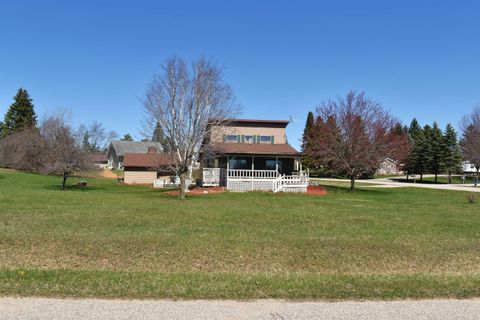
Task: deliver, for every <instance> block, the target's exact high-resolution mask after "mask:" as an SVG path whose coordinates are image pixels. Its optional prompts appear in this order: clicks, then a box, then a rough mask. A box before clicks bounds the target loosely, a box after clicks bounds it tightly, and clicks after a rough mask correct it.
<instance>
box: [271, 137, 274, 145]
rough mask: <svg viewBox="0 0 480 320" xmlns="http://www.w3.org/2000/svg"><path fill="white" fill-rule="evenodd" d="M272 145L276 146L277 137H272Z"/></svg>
mask: <svg viewBox="0 0 480 320" xmlns="http://www.w3.org/2000/svg"><path fill="white" fill-rule="evenodd" d="M271 140H272V144H275V136H272V139H271Z"/></svg>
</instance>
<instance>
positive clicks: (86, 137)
mask: <svg viewBox="0 0 480 320" xmlns="http://www.w3.org/2000/svg"><path fill="white" fill-rule="evenodd" d="M82 148H83V150H85V151H87V152H94V151H95V150H94V147H93V146H92V145H91V144H90V134H89V133H88V132H85V133H84V134H83V137H82Z"/></svg>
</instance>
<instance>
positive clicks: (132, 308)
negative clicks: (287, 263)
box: [0, 298, 480, 320]
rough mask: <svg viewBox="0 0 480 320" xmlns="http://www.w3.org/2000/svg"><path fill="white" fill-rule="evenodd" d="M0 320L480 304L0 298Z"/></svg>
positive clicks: (462, 312)
mask: <svg viewBox="0 0 480 320" xmlns="http://www.w3.org/2000/svg"><path fill="white" fill-rule="evenodd" d="M0 319H2V320H3V319H9V320H10V319H22V320H29V319H35V320H41V319H49V320H56V319H96V320H97V319H120V320H122V319H142V320H143V319H169V320H176V319H189V320H196V319H209V320H216V319H222V320H223V319H260V320H264V319H265V320H291V319H329V320H335V319H342V320H350V319H351V320H364V319H365V320H367V319H369V320H371V319H382V320H384V319H388V320H396V319H402V320H405V319H428V320H430V319H438V320H450V319H475V320H476V319H480V300H479V299H474V300H419V301H415V300H404V301H365V302H355V301H346V302H293V301H284V300H255V301H219V300H211V301H206V300H189V301H171V300H159V301H155V300H99V299H79V300H74V299H44V298H0Z"/></svg>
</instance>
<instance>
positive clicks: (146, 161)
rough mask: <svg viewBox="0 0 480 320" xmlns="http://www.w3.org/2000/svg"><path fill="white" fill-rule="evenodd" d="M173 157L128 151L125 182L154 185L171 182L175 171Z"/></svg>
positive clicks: (155, 153)
mask: <svg viewBox="0 0 480 320" xmlns="http://www.w3.org/2000/svg"><path fill="white" fill-rule="evenodd" d="M170 163H171V157H170V156H169V155H166V154H162V153H157V152H156V151H155V150H154V149H153V148H151V149H150V150H149V152H148V153H126V154H125V155H124V158H123V168H124V170H123V183H125V184H146V185H153V184H154V183H158V182H159V181H160V182H162V184H164V183H170V182H171V180H172V176H174V175H175V173H174V172H173V171H172V170H171V169H170V167H169V164H170Z"/></svg>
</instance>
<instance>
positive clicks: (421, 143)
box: [406, 118, 427, 181]
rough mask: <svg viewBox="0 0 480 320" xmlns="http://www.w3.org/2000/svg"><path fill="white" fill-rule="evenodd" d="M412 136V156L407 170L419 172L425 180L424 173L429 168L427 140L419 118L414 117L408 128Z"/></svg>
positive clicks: (409, 158) (410, 136) (421, 178)
mask: <svg viewBox="0 0 480 320" xmlns="http://www.w3.org/2000/svg"><path fill="white" fill-rule="evenodd" d="M408 132H409V138H410V145H411V150H410V156H409V157H408V159H407V168H406V171H407V172H408V173H409V174H412V173H413V174H419V175H420V181H422V180H423V173H424V172H425V171H426V169H427V161H426V142H425V134H424V131H423V129H422V127H421V126H420V124H419V123H418V121H417V119H415V118H414V119H413V120H412V122H411V123H410V127H409V128H408Z"/></svg>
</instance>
